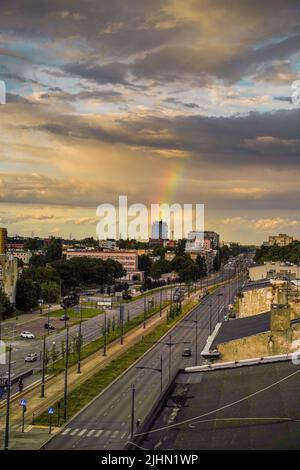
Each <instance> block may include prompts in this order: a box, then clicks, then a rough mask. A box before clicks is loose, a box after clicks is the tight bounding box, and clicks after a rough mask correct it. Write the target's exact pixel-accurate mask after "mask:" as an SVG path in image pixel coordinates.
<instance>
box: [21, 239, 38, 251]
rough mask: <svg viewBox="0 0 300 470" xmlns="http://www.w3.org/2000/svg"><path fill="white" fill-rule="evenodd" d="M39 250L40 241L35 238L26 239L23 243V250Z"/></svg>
mask: <svg viewBox="0 0 300 470" xmlns="http://www.w3.org/2000/svg"><path fill="white" fill-rule="evenodd" d="M39 248H40V241H39V240H38V239H37V238H28V240H26V242H25V243H24V250H28V251H37V250H38V249H39Z"/></svg>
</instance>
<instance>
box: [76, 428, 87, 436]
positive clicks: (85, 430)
mask: <svg viewBox="0 0 300 470" xmlns="http://www.w3.org/2000/svg"><path fill="white" fill-rule="evenodd" d="M86 432H87V429H82V431H80V432H79V433H78V436H83V435H84V434H85V433H86Z"/></svg>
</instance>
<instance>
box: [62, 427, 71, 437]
mask: <svg viewBox="0 0 300 470" xmlns="http://www.w3.org/2000/svg"><path fill="white" fill-rule="evenodd" d="M70 431H71V428H67V429H65V430H64V431H63V432H62V435H63V436H65V435H66V434H68V433H69V432H70Z"/></svg>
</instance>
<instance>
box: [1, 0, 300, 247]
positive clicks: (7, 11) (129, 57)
mask: <svg viewBox="0 0 300 470" xmlns="http://www.w3.org/2000/svg"><path fill="white" fill-rule="evenodd" d="M299 13H300V5H299V2H297V1H296V0H293V1H292V0H272V1H266V2H258V1H257V0H254V1H250V0H249V1H248V0H245V1H237V0H236V1H225V0H215V1H214V2H211V1H208V0H197V1H196V0H186V1H185V2H181V1H180V0H153V1H152V2H149V1H147V0H122V1H121V0H110V1H109V2H107V1H104V0H86V1H84V0H73V1H72V2H71V1H69V0H59V1H58V0H52V1H51V2H49V1H45V0H39V1H38V0H2V1H1V5H0V31H1V32H0V80H2V81H4V82H5V84H6V91H7V95H6V104H5V105H0V125H1V138H0V165H1V166H0V202H1V207H0V226H1V225H2V226H6V227H7V228H8V231H9V234H10V235H13V234H16V233H19V234H23V235H31V233H32V232H34V233H35V235H40V236H48V235H60V236H63V237H65V238H68V237H69V236H70V234H72V236H73V237H77V238H83V237H85V236H95V235H96V224H97V218H96V208H97V206H98V205H99V204H102V203H115V204H117V202H118V197H119V195H123V194H124V195H127V196H128V199H129V203H130V204H132V203H136V202H138V203H144V204H147V205H150V204H151V203H168V204H172V203H180V204H184V203H192V204H205V221H206V224H205V228H206V229H213V230H216V231H217V232H219V233H220V234H221V239H222V240H226V241H239V242H241V243H261V242H262V241H264V240H266V239H267V237H268V235H269V234H276V233H279V232H287V233H289V234H290V235H293V236H294V237H296V238H300V211H299V203H298V201H299V196H300V190H299V176H298V175H299V164H300V161H299V150H300V132H299V122H300V108H299V105H297V104H296V103H295V102H294V101H293V100H292V94H293V88H292V84H293V82H294V81H295V80H300V67H299V61H300V14H299Z"/></svg>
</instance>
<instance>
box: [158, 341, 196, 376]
mask: <svg viewBox="0 0 300 470" xmlns="http://www.w3.org/2000/svg"><path fill="white" fill-rule="evenodd" d="M150 342H151V343H153V344H163V345H165V346H168V347H169V381H171V370H172V346H175V345H177V344H190V341H176V342H172V335H171V334H170V335H169V341H168V342H164V341H150Z"/></svg>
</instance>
